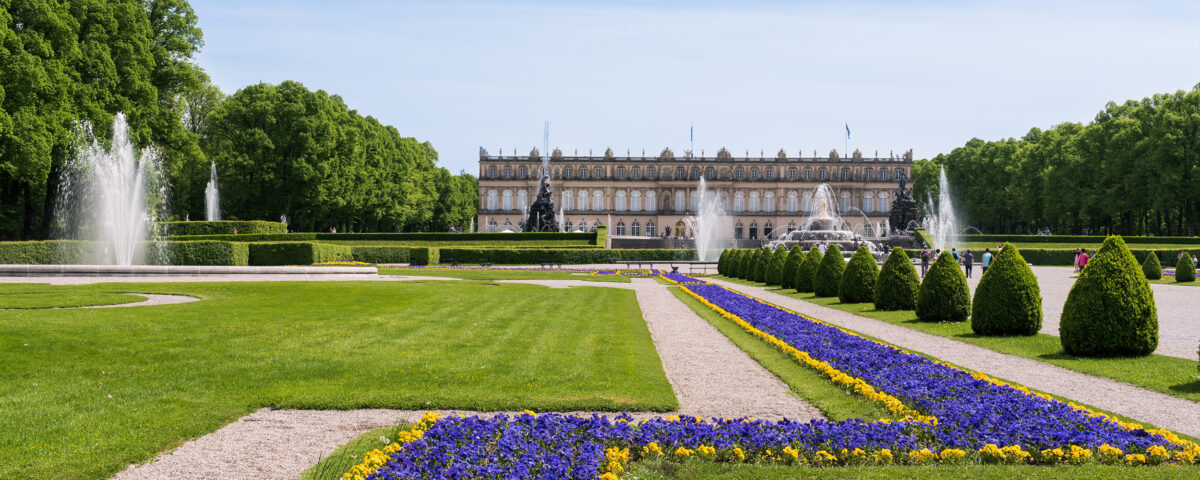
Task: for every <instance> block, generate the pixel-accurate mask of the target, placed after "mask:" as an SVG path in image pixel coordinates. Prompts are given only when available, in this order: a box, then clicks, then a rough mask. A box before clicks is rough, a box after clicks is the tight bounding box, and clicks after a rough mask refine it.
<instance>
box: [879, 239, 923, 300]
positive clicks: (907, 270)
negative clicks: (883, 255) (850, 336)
mask: <svg viewBox="0 0 1200 480" xmlns="http://www.w3.org/2000/svg"><path fill="white" fill-rule="evenodd" d="M919 291H921V279H920V277H918V276H917V267H914V266H913V264H912V259H910V258H908V252H905V251H904V249H903V248H901V247H896V248H893V249H892V253H890V254H888V257H887V260H884V261H883V268H881V269H880V270H879V278H877V279H876V280H875V309H876V310H913V309H915V308H917V292H919Z"/></svg>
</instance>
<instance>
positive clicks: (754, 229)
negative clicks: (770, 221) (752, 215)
mask: <svg viewBox="0 0 1200 480" xmlns="http://www.w3.org/2000/svg"><path fill="white" fill-rule="evenodd" d="M756 238H758V222H750V239H751V240H754V239H756Z"/></svg>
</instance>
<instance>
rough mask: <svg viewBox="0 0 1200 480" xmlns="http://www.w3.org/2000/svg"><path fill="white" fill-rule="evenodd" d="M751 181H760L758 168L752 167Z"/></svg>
mask: <svg viewBox="0 0 1200 480" xmlns="http://www.w3.org/2000/svg"><path fill="white" fill-rule="evenodd" d="M750 181H751V182H756V181H758V169H757V168H751V169H750Z"/></svg>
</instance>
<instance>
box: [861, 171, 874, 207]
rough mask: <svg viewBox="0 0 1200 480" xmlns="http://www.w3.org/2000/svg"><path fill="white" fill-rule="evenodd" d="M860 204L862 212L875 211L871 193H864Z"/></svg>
mask: <svg viewBox="0 0 1200 480" xmlns="http://www.w3.org/2000/svg"><path fill="white" fill-rule="evenodd" d="M867 171H868V172H869V171H870V170H867ZM862 204H863V210H864V211H867V212H873V211H875V195H874V194H872V193H871V192H866V193H864V194H863V203H862Z"/></svg>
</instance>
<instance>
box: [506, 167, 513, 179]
mask: <svg viewBox="0 0 1200 480" xmlns="http://www.w3.org/2000/svg"><path fill="white" fill-rule="evenodd" d="M504 178H512V167H504Z"/></svg>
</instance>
